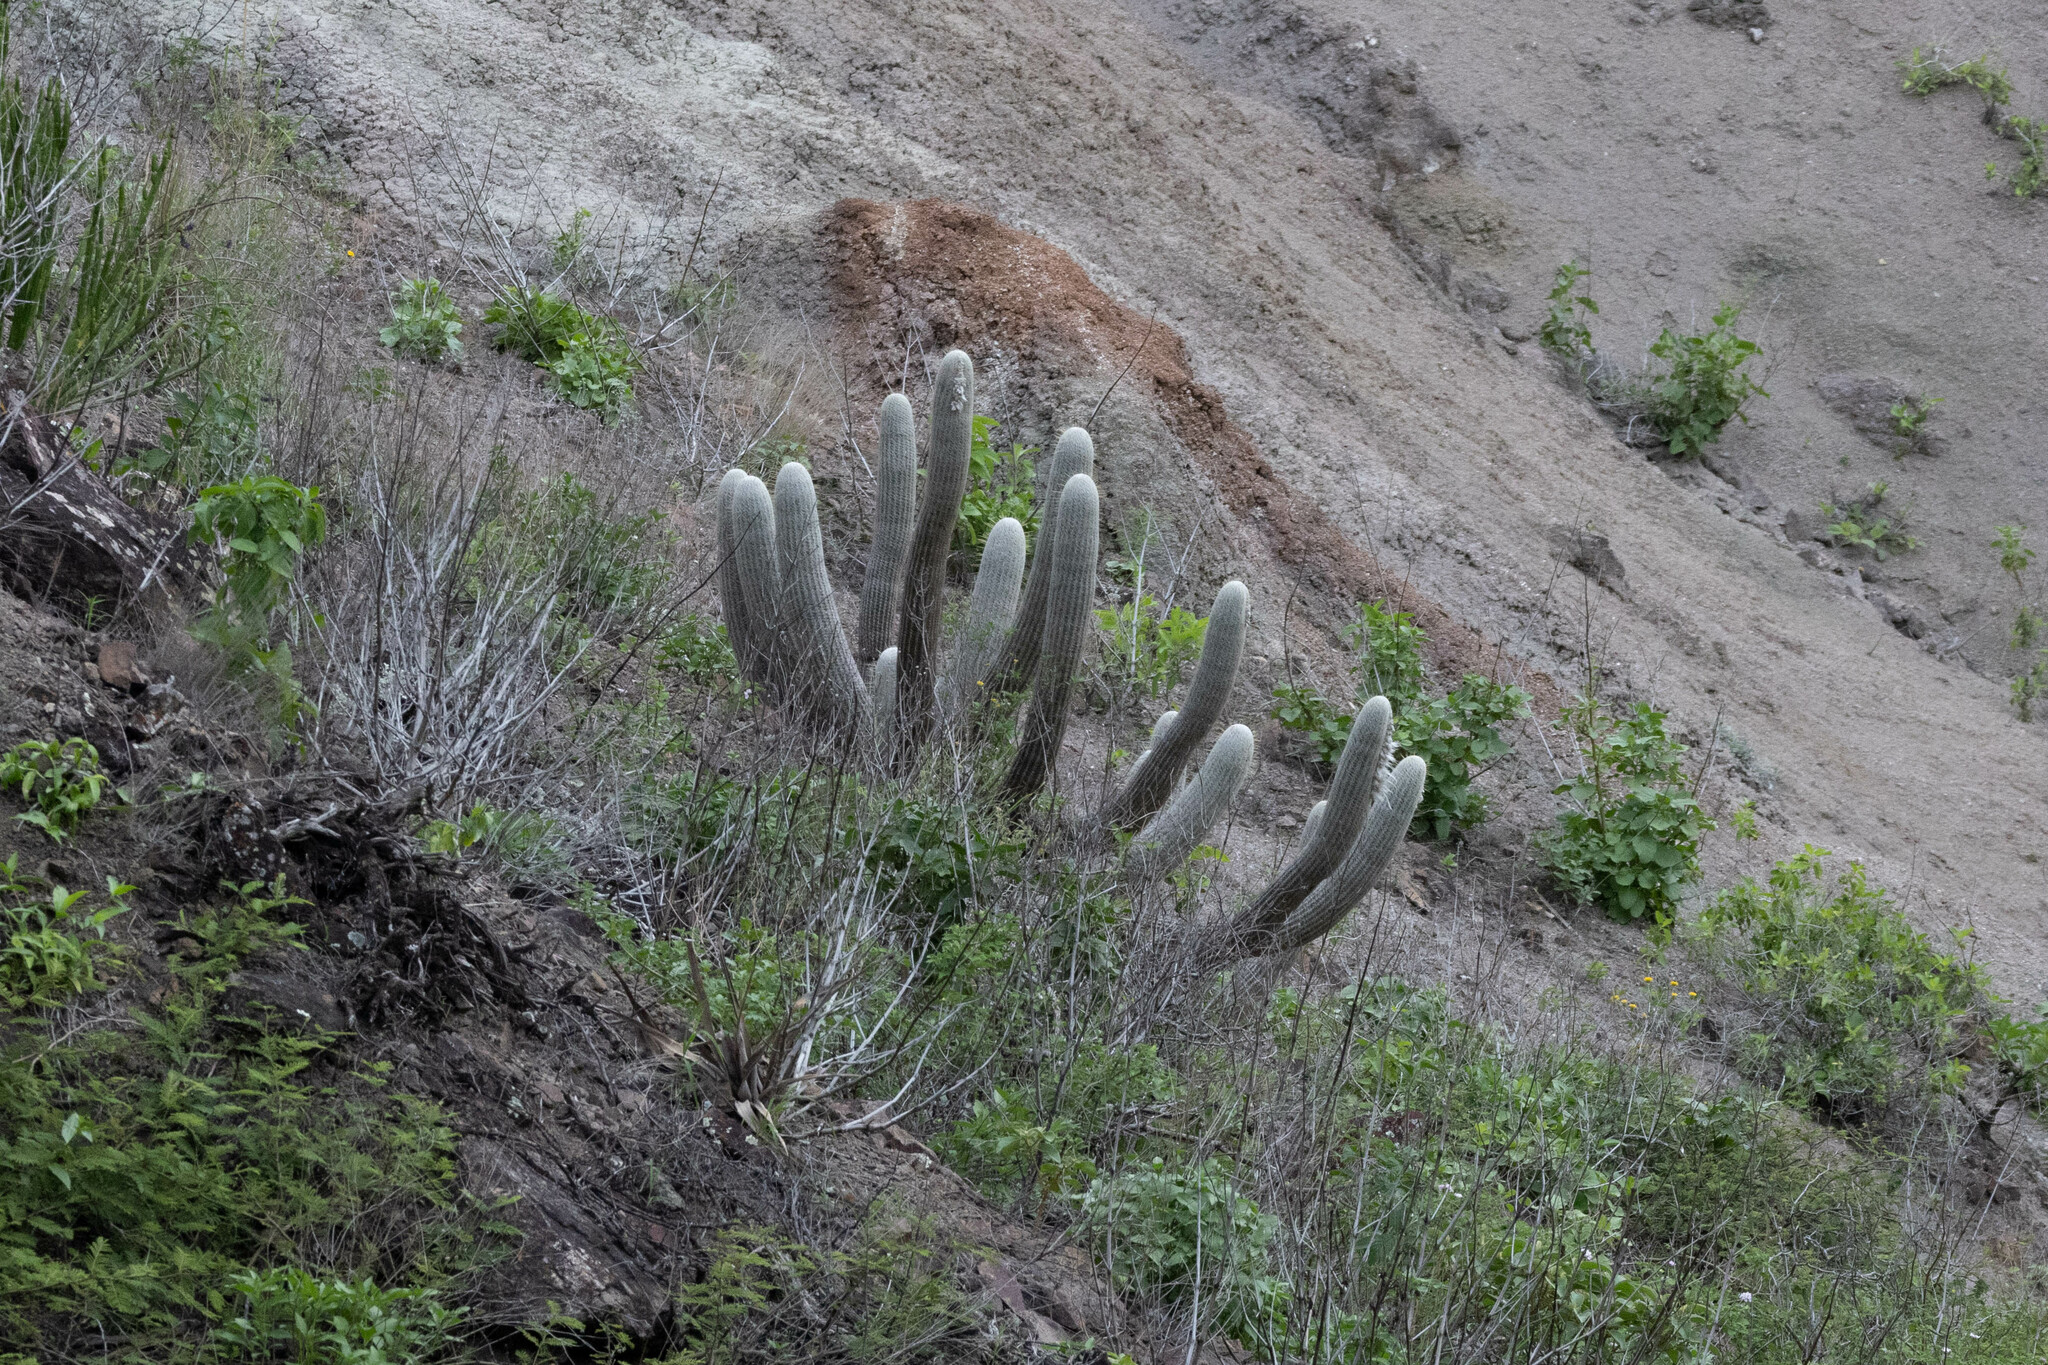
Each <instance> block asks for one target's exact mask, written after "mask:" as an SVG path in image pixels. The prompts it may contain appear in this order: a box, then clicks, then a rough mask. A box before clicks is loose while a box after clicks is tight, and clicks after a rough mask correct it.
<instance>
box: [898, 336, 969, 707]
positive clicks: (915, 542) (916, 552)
mask: <svg viewBox="0 0 2048 1365" xmlns="http://www.w3.org/2000/svg"><path fill="white" fill-rule="evenodd" d="M973 450H974V362H973V361H972V360H970V359H968V358H967V353H966V352H965V351H948V352H946V358H945V359H944V360H941V361H940V362H939V377H938V382H937V383H936V384H934V385H933V386H932V433H931V443H930V451H929V459H930V465H929V468H928V469H927V470H926V473H925V481H924V498H923V500H922V502H921V503H920V505H919V507H918V514H917V531H916V534H915V535H914V536H913V537H912V539H911V542H910V558H909V560H908V561H907V563H906V566H905V576H904V582H903V602H902V606H901V608H900V609H899V614H898V617H897V625H896V647H897V651H898V653H897V659H896V709H897V734H898V736H899V740H900V742H902V743H907V744H909V745H911V746H915V745H918V744H921V743H923V742H924V736H925V733H926V731H928V730H929V729H930V728H931V720H932V704H933V696H934V691H935V667H934V665H935V663H936V657H935V656H936V655H937V653H938V648H939V634H940V617H939V609H940V607H941V605H942V603H943V599H944V596H945V587H946V556H947V554H948V553H949V552H950V551H951V549H952V545H953V527H954V525H955V524H956V523H958V521H959V520H960V500H961V498H963V497H964V496H966V493H967V474H968V460H969V457H970V456H971V455H972V454H973Z"/></svg>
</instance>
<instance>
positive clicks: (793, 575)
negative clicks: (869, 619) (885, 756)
mask: <svg viewBox="0 0 2048 1365" xmlns="http://www.w3.org/2000/svg"><path fill="white" fill-rule="evenodd" d="M775 535H776V551H777V557H778V559H779V561H780V565H779V567H780V569H781V572H782V611H781V617H782V623H783V636H784V638H785V639H786V640H791V641H793V642H794V647H793V649H792V650H791V655H790V661H789V664H790V666H789V669H788V679H787V686H788V687H789V689H790V690H792V691H793V692H795V693H796V694H797V695H798V696H799V697H802V698H803V699H805V700H806V701H807V702H808V703H809V705H810V706H811V708H812V709H813V711H814V712H815V713H816V714H817V715H818V716H819V717H821V718H823V719H826V720H827V721H834V720H836V721H839V722H840V723H842V724H845V723H846V722H853V723H858V718H859V717H860V716H861V714H862V713H863V712H864V711H865V710H866V709H867V701H868V689H867V684H866V683H864V682H862V681H861V676H860V668H859V667H858V666H857V665H856V664H855V663H854V662H853V651H852V650H850V649H848V648H847V647H846V632H845V631H844V630H843V629H842V628H841V627H840V624H839V609H838V607H837V606H836V605H835V604H834V602H833V600H832V580H831V579H830V578H829V577H827V575H826V573H825V542H824V539H823V537H822V536H821V535H820V534H819V531H818V495H817V491H816V490H815V489H814V488H812V486H811V472H810V471H809V470H808V469H805V468H804V467H803V466H802V465H800V464H798V463H797V462H796V461H795V460H791V461H790V462H789V463H788V464H785V465H784V466H782V468H781V470H780V471H778V472H777V474H776V475H775ZM849 728H850V727H849Z"/></svg>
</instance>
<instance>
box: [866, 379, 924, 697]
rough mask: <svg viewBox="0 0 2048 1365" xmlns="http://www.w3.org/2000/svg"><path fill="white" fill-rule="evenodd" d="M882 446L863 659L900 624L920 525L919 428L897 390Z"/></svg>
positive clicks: (884, 416)
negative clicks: (907, 567) (906, 573)
mask: <svg viewBox="0 0 2048 1365" xmlns="http://www.w3.org/2000/svg"><path fill="white" fill-rule="evenodd" d="M875 426H876V429H877V430H879V431H880V433H881V450H880V453H879V455H878V457H877V459H876V464H875V538H874V542H873V543H872V544H871V545H869V547H868V572H867V577H866V578H865V579H863V580H862V582H861V585H860V615H859V619H858V623H857V625H856V628H855V632H854V633H855V636H856V641H855V648H856V649H857V650H858V658H859V659H860V661H861V662H863V663H865V662H866V661H868V660H870V659H873V658H875V657H876V656H877V655H879V654H880V653H881V652H882V648H883V646H885V645H887V644H888V643H889V632H890V631H891V630H893V629H894V628H895V626H896V606H897V599H898V598H899V597H901V595H902V593H903V563H904V561H905V560H906V559H908V558H909V556H910V535H911V531H912V528H913V527H915V525H916V524H917V429H916V419H915V418H914V417H913V416H912V415H911V411H910V400H909V399H908V398H905V397H904V396H903V395H902V394H900V393H892V394H890V395H889V396H888V397H887V398H884V399H883V400H882V411H881V413H880V414H879V415H878V416H877V417H876V419H875Z"/></svg>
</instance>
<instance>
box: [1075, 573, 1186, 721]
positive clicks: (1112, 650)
mask: <svg viewBox="0 0 2048 1365" xmlns="http://www.w3.org/2000/svg"><path fill="white" fill-rule="evenodd" d="M1095 619H1096V621H1097V623H1099V624H1100V625H1101V627H1102V629H1103V631H1104V633H1106V634H1107V635H1108V636H1109V638H1110V643H1109V646H1108V647H1107V648H1106V649H1105V650H1104V651H1103V668H1104V672H1105V673H1106V674H1108V676H1109V677H1110V678H1111V679H1112V681H1113V682H1114V683H1115V684H1116V685H1117V686H1118V687H1119V688H1120V689H1121V690H1124V691H1127V692H1130V693H1132V694H1137V693H1143V694H1144V695H1145V696H1147V697H1158V696H1159V695H1161V694H1162V693H1165V692H1170V691H1172V690H1173V689H1174V688H1175V687H1177V686H1179V684H1180V674H1181V670H1182V669H1183V668H1185V667H1186V666H1187V665H1188V664H1190V663H1192V662H1193V661H1194V660H1195V657H1196V656H1197V655H1199V654H1200V653H1201V652H1202V637H1203V636H1204V635H1205V634H1207V632H1208V629H1209V618H1208V617H1206V616H1197V615H1195V614H1194V613H1193V612H1191V611H1189V610H1188V609H1187V608H1185V607H1173V608H1171V609H1169V610H1166V611H1161V610H1160V607H1159V603H1157V602H1156V601H1154V600H1153V599H1152V594H1150V593H1140V594H1139V595H1138V597H1137V599H1136V600H1135V601H1131V602H1126V603H1124V604H1123V605H1122V606H1119V607H1107V608H1100V609H1098V610H1097V611H1096V613H1095Z"/></svg>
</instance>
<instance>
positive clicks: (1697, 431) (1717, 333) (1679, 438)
mask: <svg viewBox="0 0 2048 1365" xmlns="http://www.w3.org/2000/svg"><path fill="white" fill-rule="evenodd" d="M1741 316H1742V306H1741V305H1740V304H1735V303H1727V304H1723V305H1721V309H1720V311H1719V312H1717V313H1715V314H1714V325H1713V327H1711V328H1710V329H1708V330H1707V331H1705V332H1697V333H1693V334H1690V335H1683V336H1682V335H1680V334H1679V333H1677V332H1674V331H1672V330H1671V329H1670V328H1669V327H1666V328H1665V329H1664V330H1663V331H1662V332H1661V333H1659V334H1658V337H1657V339H1656V340H1655V341H1654V342H1652V343H1651V344H1650V355H1651V356H1652V357H1653V358H1654V359H1656V360H1658V361H1660V362H1661V363H1662V364H1663V366H1664V370H1663V373H1662V374H1660V375H1653V376H1652V377H1651V379H1650V403H1649V414H1648V415H1649V419H1650V423H1651V425H1652V427H1654V428H1655V430H1656V432H1657V434H1658V435H1659V436H1660V437H1662V438H1663V439H1664V441H1665V442H1666V443H1667V444H1668V445H1669V446H1670V448H1671V453H1672V454H1673V455H1684V454H1687V453H1691V454H1698V453H1699V452H1700V451H1701V450H1702V449H1704V448H1705V447H1706V445H1707V444H1708V443H1709V442H1713V441H1718V440H1720V439H1721V428H1723V427H1725V426H1727V425H1728V424H1729V423H1730V422H1732V421H1735V420H1736V419H1737V418H1741V420H1742V421H1744V422H1747V421H1748V420H1749V419H1748V418H1747V417H1745V416H1743V412H1742V408H1743V405H1744V404H1745V403H1747V402H1748V401H1749V400H1750V399H1751V398H1753V397H1754V398H1768V397H1770V394H1768V393H1766V392H1765V391H1764V390H1763V388H1762V387H1761V386H1759V385H1758V384H1757V383H1756V381H1755V380H1753V379H1751V378H1750V377H1749V375H1748V374H1747V373H1746V372H1745V367H1746V366H1747V365H1748V364H1749V362H1750V361H1751V360H1753V359H1755V358H1756V356H1757V354H1758V348H1757V344H1756V343H1755V342H1753V341H1746V340H1744V339H1743V338H1742V337H1740V336H1737V335H1736V333H1735V323H1736V321H1737V319H1739V318H1740V317H1741Z"/></svg>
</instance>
